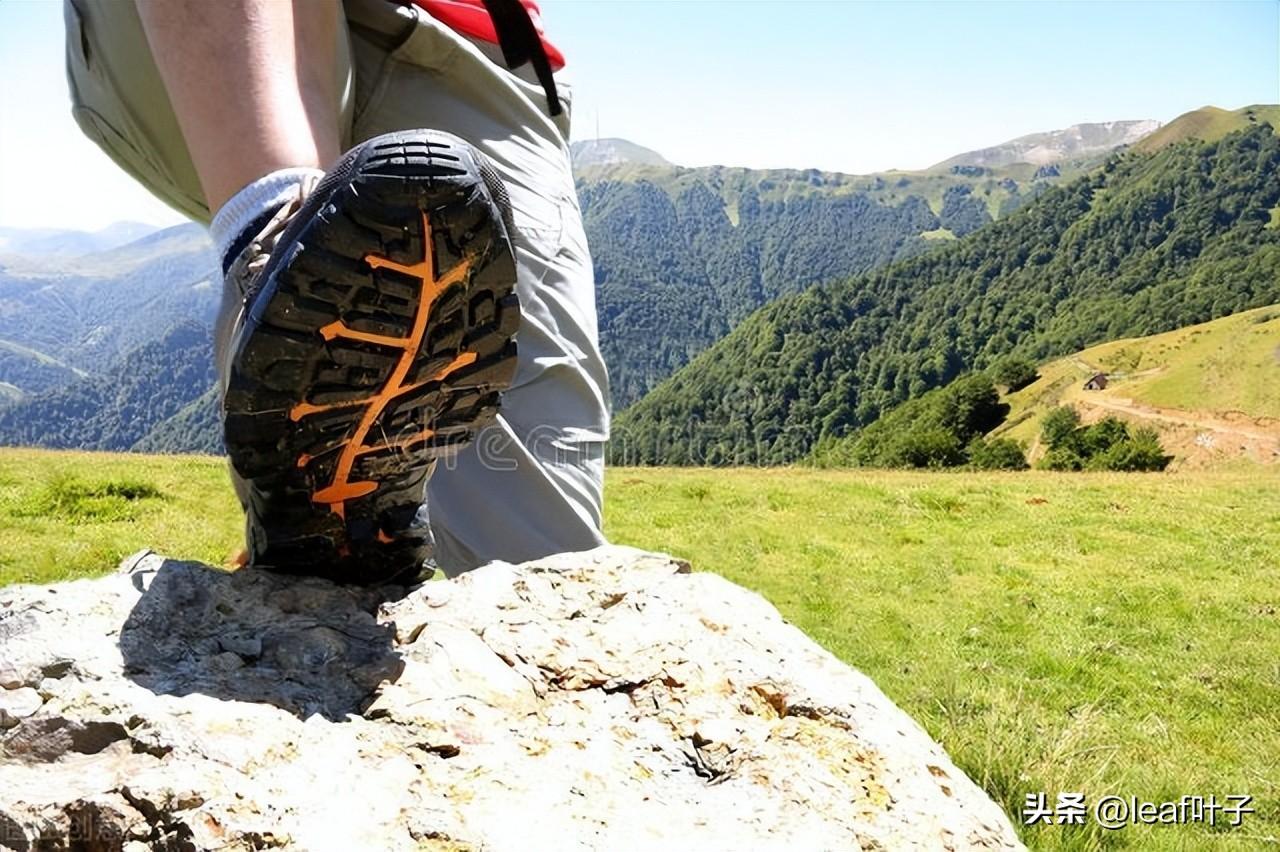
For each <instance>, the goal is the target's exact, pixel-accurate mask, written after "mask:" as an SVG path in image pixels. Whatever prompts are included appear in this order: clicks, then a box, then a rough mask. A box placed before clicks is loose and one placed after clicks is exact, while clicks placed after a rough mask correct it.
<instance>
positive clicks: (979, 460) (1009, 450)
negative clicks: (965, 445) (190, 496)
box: [969, 438, 1027, 470]
mask: <svg viewBox="0 0 1280 852" xmlns="http://www.w3.org/2000/svg"><path fill="white" fill-rule="evenodd" d="M969 465H970V466H971V467H973V468H976V469H977V470H1026V469H1027V455H1026V453H1025V452H1024V451H1023V449H1022V445H1021V444H1019V443H1018V442H1017V441H1013V440H1010V439H1009V438H994V439H992V440H990V441H984V440H982V439H981V438H979V439H978V440H976V441H974V442H973V443H972V444H970V445H969Z"/></svg>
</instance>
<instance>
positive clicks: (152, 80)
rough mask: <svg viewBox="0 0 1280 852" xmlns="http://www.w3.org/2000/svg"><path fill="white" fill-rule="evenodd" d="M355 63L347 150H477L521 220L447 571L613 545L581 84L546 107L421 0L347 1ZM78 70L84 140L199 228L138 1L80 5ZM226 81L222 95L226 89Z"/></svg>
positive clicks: (347, 44) (196, 191)
mask: <svg viewBox="0 0 1280 852" xmlns="http://www.w3.org/2000/svg"><path fill="white" fill-rule="evenodd" d="M345 11H346V17H347V24H348V26H347V27H346V28H344V31H343V32H342V45H341V51H340V55H341V56H342V61H341V62H340V63H339V67H338V68H335V69H334V73H335V74H338V75H339V79H340V82H341V84H342V91H343V92H344V93H345V94H344V97H343V110H342V116H343V119H342V121H343V126H342V128H340V129H341V132H342V134H343V139H344V142H345V143H346V144H355V143H358V142H361V141H363V140H365V139H368V138H370V137H372V136H377V135H379V134H382V133H387V132H390V131H393V130H404V129H409V128H418V127H428V128H433V129H437V130H443V131H446V132H449V133H452V134H454V135H456V136H459V137H461V138H462V139H465V140H466V141H468V142H470V143H471V144H472V145H474V146H476V147H477V148H479V149H480V150H481V151H482V152H483V153H484V154H485V155H486V156H487V157H488V158H489V159H490V160H491V161H492V162H493V164H494V165H495V167H496V168H497V169H498V171H499V172H500V174H501V175H502V178H503V179H504V181H505V182H506V185H507V188H508V190H509V192H510V196H511V203H512V211H513V214H514V219H515V226H516V228H515V230H516V233H515V235H514V237H515V240H514V242H515V249H516V262H517V270H518V273H517V274H518V280H517V284H516V289H517V292H518V293H519V295H520V300H521V307H522V310H523V319H522V323H521V326H520V331H519V338H518V340H519V358H518V366H517V370H516V378H515V381H514V383H513V385H512V387H511V389H510V390H509V391H508V392H507V393H506V394H505V395H504V396H503V407H502V414H501V415H500V416H499V418H498V422H497V423H496V424H494V426H492V427H490V428H489V429H486V430H485V431H483V432H482V433H481V434H480V436H479V437H478V438H477V440H476V441H475V442H474V443H473V444H472V446H471V447H469V448H468V449H467V450H465V451H463V452H462V453H460V454H459V455H458V456H457V457H456V458H454V459H450V460H448V461H444V462H441V465H440V467H439V468H438V469H437V472H436V474H435V476H434V477H432V479H431V484H430V487H429V489H428V494H427V499H428V507H429V512H430V515H431V526H432V531H433V533H434V534H435V537H436V543H437V555H436V560H437V562H438V563H439V564H440V565H441V567H442V568H444V569H445V571H446V573H449V574H451V575H452V574H456V573H458V572H460V571H464V570H467V569H470V568H474V567H476V566H477V565H480V564H483V563H485V562H488V561H491V560H494V559H503V560H507V561H512V562H515V561H524V560H528V559H533V558H537V557H540V556H544V555H546V554H549V553H556V552H563V551H575V550H585V549H588V548H592V547H596V546H598V545H599V544H602V543H603V542H604V538H603V536H602V534H601V530H600V528H601V502H602V492H603V478H604V442H605V441H606V440H608V437H609V411H608V399H609V396H608V393H609V392H608V378H607V376H606V373H605V367H604V361H603V359H602V358H601V356H600V349H599V343H598V340H597V329H596V308H595V284H594V276H593V274H592V269H591V257H590V255H589V254H588V251H587V244H586V236H585V234H584V233H583V230H582V215H581V212H580V210H579V209H578V201H577V195H576V193H575V191H574V183H573V175H572V172H571V170H570V166H569V152H568V142H567V139H568V134H569V117H570V112H571V106H572V88H571V86H570V85H569V84H568V83H567V82H562V79H561V78H562V75H557V88H558V90H559V93H560V99H561V101H562V104H563V106H564V112H562V113H561V114H560V115H557V116H555V117H552V116H550V115H549V114H548V113H547V105H546V96H545V94H544V92H543V90H542V87H541V86H539V85H538V84H537V83H536V81H534V79H533V78H532V76H531V74H529V73H526V72H527V71H528V69H527V67H526V68H525V69H521V73H513V72H511V71H508V70H507V69H506V68H505V67H503V66H502V65H500V64H499V62H498V61H495V60H497V59H498V53H497V50H496V48H493V47H491V46H490V45H487V44H481V43H477V42H473V41H471V40H469V39H467V38H465V37H463V36H460V35H458V34H457V33H455V32H454V31H452V30H450V29H449V28H447V27H445V26H444V25H442V24H440V23H439V22H437V21H436V20H434V19H433V18H431V17H430V16H429V15H427V14H426V13H425V12H423V11H421V10H419V9H418V8H416V7H413V6H397V5H394V4H393V3H391V2H388V1H387V0H348V2H346V3H345ZM65 14H66V24H67V28H66V31H67V76H68V80H69V82H70V87H71V98H72V109H73V113H74V115H75V118H76V121H77V123H78V124H79V125H80V127H81V129H82V130H83V131H84V132H85V134H86V135H88V136H89V138H91V139H92V140H93V141H94V142H96V143H97V144H98V146H99V147H101V148H102V149H103V150H104V151H105V152H106V153H107V154H108V155H109V156H110V157H111V158H112V159H113V160H115V162H116V163H117V164H119V165H120V167H121V168H123V169H124V170H125V171H127V172H128V173H129V174H131V175H133V176H134V177H135V178H136V179H137V180H138V181H139V182H140V183H142V184H143V185H144V186H146V187H147V188H148V189H149V190H151V192H153V193H154V194H155V195H156V196H158V197H159V198H161V199H162V200H164V201H165V202H167V203H169V204H170V205H172V206H173V207H175V208H176V209H178V210H180V211H182V212H183V213H185V214H187V215H188V216H190V217H191V218H193V219H196V220H197V221H201V222H206V223H207V222H208V221H209V219H210V216H211V214H210V212H209V209H208V206H207V205H206V204H205V202H204V198H203V194H202V192H201V190H200V183H199V180H198V179H197V177H196V174H195V170H194V168H193V167H192V165H191V158H190V155H189V154H188V152H187V147H186V144H185V143H184V141H183V139H182V134H181V133H180V131H179V130H178V123H177V120H176V119H175V117H174V115H173V109H172V107H171V106H170V104H169V99H168V96H167V95H166V93H165V90H164V86H163V84H162V82H161V80H160V77H159V74H158V72H157V70H156V67H155V63H154V62H153V61H152V59H151V54H150V50H149V48H148V46H147V41H146V37H145V35H144V33H143V31H142V26H141V23H140V21H139V20H138V16H137V12H136V11H135V9H134V6H133V3H131V2H121V0H67V2H66V5H65ZM212 85H217V82H216V80H215V81H213V83H212Z"/></svg>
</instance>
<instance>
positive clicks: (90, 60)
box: [64, 0, 355, 223]
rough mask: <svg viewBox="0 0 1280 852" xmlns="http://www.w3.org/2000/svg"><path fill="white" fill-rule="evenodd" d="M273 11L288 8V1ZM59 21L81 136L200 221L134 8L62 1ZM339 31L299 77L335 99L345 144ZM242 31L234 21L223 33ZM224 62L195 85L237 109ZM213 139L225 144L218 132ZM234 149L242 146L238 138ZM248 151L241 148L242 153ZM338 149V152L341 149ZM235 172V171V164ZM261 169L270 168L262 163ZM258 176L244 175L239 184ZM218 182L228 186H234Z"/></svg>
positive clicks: (345, 87) (346, 70)
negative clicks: (321, 60)
mask: <svg viewBox="0 0 1280 852" xmlns="http://www.w3.org/2000/svg"><path fill="white" fill-rule="evenodd" d="M158 5H161V6H165V7H168V6H170V5H171V4H169V3H164V2H162V3H160V4H158ZM172 5H173V6H174V7H175V9H179V10H180V9H185V8H186V7H187V6H188V5H192V6H196V7H199V8H200V9H203V10H205V11H208V12H209V13H211V14H214V13H218V11H219V10H221V9H223V8H224V7H226V6H228V5H229V4H224V3H222V2H210V0H199V2H196V3H192V4H188V3H185V2H184V3H174V4H172ZM264 5H268V6H271V5H276V4H275V3H274V2H272V0H264ZM278 5H280V6H282V7H284V8H285V9H289V8H291V7H290V6H289V4H288V3H280V4H278ZM302 5H304V6H307V5H309V4H306V3H304V4H302ZM333 5H334V4H330V3H323V2H317V3H316V4H315V6H316V7H317V8H319V9H331V8H332V6H333ZM64 17H65V19H66V33H67V42H66V48H67V79H68V82H69V84H70V90H71V100H72V113H73V115H74V116H75V119H76V121H77V123H79V125H80V127H81V129H82V130H83V131H84V133H85V135H86V136H88V137H89V138H90V139H91V140H92V141H93V142H95V143H96V144H97V145H98V146H99V147H100V148H102V149H103V151H105V152H106V153H107V155H108V156H110V157H111V158H112V159H113V160H115V161H116V163H117V164H118V165H119V166H120V167H121V168H123V169H124V170H125V171H126V172H128V173H129V174H131V175H132V176H133V177H134V178H135V179H137V180H138V181H139V182H140V183H141V184H143V185H144V186H146V187H147V189H149V190H150V191H151V192H152V193H154V194H155V195H156V196H157V197H159V198H160V199H161V200H162V201H164V202H166V203H167V204H169V205H171V206H172V207H174V208H175V209H177V210H179V211H181V212H182V213H184V214H186V215H187V216H190V217H191V218H192V219H195V220H196V221H200V222H206V223H207V222H208V221H209V220H210V218H211V217H212V212H211V211H210V209H209V204H208V202H207V201H206V199H205V193H204V189H203V187H202V185H201V179H200V176H199V175H197V173H196V168H195V165H194V164H193V162H192V152H191V151H190V150H189V148H188V144H187V140H186V139H185V138H184V134H183V130H182V127H181V126H180V123H179V119H178V117H177V116H176V115H175V112H174V109H173V106H172V103H171V100H170V97H169V93H168V91H167V90H166V81H165V80H164V79H163V78H162V77H161V73H160V70H159V68H158V67H157V62H156V60H155V59H154V58H153V57H152V50H151V46H150V44H149V43H148V40H147V35H146V33H145V32H144V30H143V26H142V20H141V18H140V17H139V14H138V9H137V8H136V7H135V6H134V4H133V3H131V2H119V0H66V3H65V4H64ZM338 25H339V27H340V28H339V30H338V32H336V33H335V34H334V41H333V45H332V47H331V48H328V49H325V48H323V47H322V48H321V53H322V54H323V55H324V56H325V57H326V59H325V61H326V62H332V64H331V65H326V66H321V65H319V64H318V63H316V62H312V61H310V60H308V62H307V63H306V64H307V68H308V69H309V70H308V71H305V72H301V73H300V75H299V76H305V77H307V78H308V79H317V80H320V83H319V84H317V85H316V87H315V88H318V89H322V90H326V91H328V90H335V91H338V92H339V93H340V95H339V96H340V100H339V104H338V118H337V121H336V127H337V131H338V133H339V134H340V135H341V139H342V140H346V139H348V138H349V136H350V128H351V115H352V111H353V109H354V106H355V103H354V101H355V98H354V92H355V86H354V81H353V72H352V67H351V61H350V52H349V45H348V40H347V33H346V29H345V26H341V22H340V21H339V22H338ZM243 30H244V26H243V21H241V23H240V24H238V25H237V27H233V28H232V29H231V30H230V32H231V33H236V32H241V31H243ZM304 38H309V39H312V40H314V39H315V38H316V36H315V34H314V33H311V34H310V35H306V36H304ZM189 47H190V45H186V44H183V45H181V48H180V49H181V51H182V53H181V56H180V59H182V61H187V60H186V59H185V57H188V56H190V53H189V52H188V49H189ZM288 50H289V53H290V55H291V56H292V55H294V54H295V53H296V51H295V49H294V48H292V47H290V48H288ZM229 64H230V63H226V62H225V61H224V60H223V59H222V58H219V61H218V64H217V65H216V66H215V67H214V68H213V69H211V70H209V71H208V72H207V74H206V76H205V77H204V78H202V79H201V80H199V81H198V82H199V84H200V85H201V86H202V87H203V90H204V91H206V92H209V93H211V94H213V95H220V96H222V97H226V98H227V100H228V101H229V102H231V103H240V104H242V105H243V104H244V103H245V101H243V100H240V99H237V98H235V97H229V96H228V93H232V92H234V89H232V88H230V83H229V80H230V78H229V77H228V76H227V74H228V73H229V69H227V68H225V67H224V65H229ZM322 75H323V77H322ZM330 78H331V79H332V81H333V82H332V84H331V85H326V84H325V83H324V80H328V79H330ZM184 121H185V119H184ZM306 121H307V123H306V124H305V125H304V132H306V133H309V132H310V127H311V118H310V116H308V117H307V120H306ZM217 135H219V136H221V137H222V138H229V136H228V134H226V133H225V131H222V130H219V133H218V134H217ZM324 135H325V136H326V137H327V136H329V135H331V131H325V134H324ZM240 144H241V145H244V140H241V143H240ZM248 147H249V146H247V145H244V148H248ZM312 147H313V148H315V149H316V157H317V158H318V157H320V156H322V153H321V152H320V151H319V147H318V146H316V145H314V139H313V143H312ZM337 147H339V148H341V147H343V146H342V143H341V142H340V143H339V144H338V146H337ZM243 153H244V151H243V149H241V148H240V147H237V154H238V155H243ZM277 159H278V158H277ZM324 165H327V162H326V163H324ZM263 167H264V166H263V165H261V164H259V165H257V166H255V167H253V168H245V169H243V171H244V172H245V173H248V172H256V171H259V170H260V169H262V168H263ZM234 168H235V169H237V170H239V169H240V167H239V166H236V167H234ZM266 168H268V169H270V168H272V167H271V166H270V165H267V166H266ZM259 176H260V174H253V175H249V176H248V177H247V178H246V179H245V180H244V181H243V182H242V183H241V185H243V184H244V183H248V182H249V181H251V180H253V179H254V178H255V177H259ZM225 182H226V183H234V182H235V180H226V181H225ZM238 188H239V187H236V188H233V189H232V190H231V191H232V192H234V191H235V189H238ZM223 191H224V192H225V190H223Z"/></svg>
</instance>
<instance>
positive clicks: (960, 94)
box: [0, 0, 1280, 228]
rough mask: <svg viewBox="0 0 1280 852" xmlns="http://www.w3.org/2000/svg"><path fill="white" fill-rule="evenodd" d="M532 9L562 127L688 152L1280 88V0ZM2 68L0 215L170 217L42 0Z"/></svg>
mask: <svg viewBox="0 0 1280 852" xmlns="http://www.w3.org/2000/svg"><path fill="white" fill-rule="evenodd" d="M542 7H543V18H544V21H545V23H546V25H547V28H548V31H549V32H550V33H551V35H552V39H553V41H555V42H556V43H557V44H558V45H559V46H560V47H561V49H562V50H563V51H564V52H565V54H566V55H567V57H568V61H569V68H568V71H569V73H570V74H571V78H572V82H573V86H574V90H575V117H574V118H575V126H574V137H575V138H579V139H585V138H593V137H594V136H595V135H596V132H597V127H598V128H599V133H600V135H602V136H622V137H625V138H628V139H631V140H632V141H634V142H638V143H640V144H642V145H647V146H649V147H651V148H654V149H656V150H658V151H659V152H660V153H662V154H663V155H664V156H666V157H667V158H668V159H670V160H672V161H674V162H678V163H682V164H686V165H705V164H710V163H723V164H728V165H747V166H760V167H765V166H792V167H797V168H808V167H815V168H822V169H830V170H837V171H846V172H854V173H859V172H868V171H879V170H882V169H888V168H895V167H896V168H923V167H925V166H928V165H930V164H931V163H934V162H937V161H939V160H942V159H945V158H946V157H948V156H950V155H952V154H955V153H959V152H961V151H965V150H969V149H972V148H978V147H983V146H985V145H989V144H994V143H997V142H1001V141H1004V140H1005V139H1009V138H1012V137H1015V136H1019V135H1022V134H1024V133H1030V132H1034V131H1038V130H1050V129H1054V128H1058V127H1065V126H1067V125H1070V124H1074V123H1077V122H1082V121H1108V120H1113V119H1135V118H1155V119H1159V120H1161V121H1168V120H1170V119H1172V118H1175V117H1176V116H1178V115H1179V114H1181V113H1183V112H1186V111H1187V110H1190V109H1194V108H1196V107H1199V106H1203V105H1205V104H1214V105H1217V106H1222V107H1228V108H1236V107H1240V106H1244V105H1246V104H1249V103H1276V102H1277V101H1280V0H1223V2H1208V3H1194V2H1127V3H1125V2H1074V3H1054V2H999V3H997V2H989V3H970V2H946V3H930V2H897V3H888V2H882V3H855V2H839V0H828V2H800V0H781V2H765V0H756V2H751V0H746V2H731V0H703V1H702V2H699V0H678V2H673V1H672V0H668V1H667V2H653V0H542ZM0 80H3V81H4V83H3V86H2V87H0V226H5V225H25V226H33V227H34V226H48V225H61V226H70V227H85V228H96V227H101V226H103V225H106V224H108V223H110V222H112V221H116V220H120V219H138V220H142V221H147V222H153V223H156V224H170V223H173V222H176V221H179V217H178V216H177V214H174V213H172V212H171V211H169V210H168V209H167V208H165V207H164V206H163V205H161V204H159V203H158V202H156V201H154V199H151V198H150V196H148V195H147V194H146V193H145V192H143V191H142V190H139V189H137V188H136V187H134V186H133V185H132V184H131V183H130V182H129V181H128V179H127V178H125V177H124V176H123V175H121V174H120V173H119V172H118V171H117V170H116V169H115V167H114V165H112V164H111V162H110V161H109V160H107V159H106V158H105V157H104V156H102V155H101V154H99V153H98V152H97V150H96V149H95V148H93V146H91V145H90V144H89V143H87V142H85V141H84V140H82V139H81V138H80V135H79V132H78V131H77V129H76V128H75V125H74V123H73V122H72V121H71V118H70V115H69V113H68V110H67V107H66V85H65V82H64V80H63V70H62V15H61V4H60V3H59V2H56V0H0ZM37 153H38V156H39V160H37V161H35V162H38V163H42V164H47V163H58V164H63V165H64V168H62V169H59V170H56V172H51V170H49V169H47V168H43V169H36V168H33V167H32V163H33V160H32V157H33V156H35V155H36V154H37ZM68 198H72V199H75V203H73V204H71V205H68V204H67V199H68Z"/></svg>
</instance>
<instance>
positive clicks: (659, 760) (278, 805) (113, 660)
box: [0, 547, 1020, 852]
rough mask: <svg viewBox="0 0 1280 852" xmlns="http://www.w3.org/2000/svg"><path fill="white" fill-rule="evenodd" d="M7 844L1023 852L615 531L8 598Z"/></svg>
mask: <svg viewBox="0 0 1280 852" xmlns="http://www.w3.org/2000/svg"><path fill="white" fill-rule="evenodd" d="M0 845H7V846H8V847H10V848H16V849H92V850H115V849H123V850H130V851H131V852H132V850H144V849H183V850H186V849H264V848H271V847H279V848H289V849H314V850H327V849H333V850H356V849H361V850H363V849H368V850H374V849H378V850H381V849H387V850H399V849H436V848H439V849H486V850H507V849H510V850H531V849H533V850H537V849H554V850H576V849H610V850H614V849H650V848H657V847H659V846H661V847H664V848H672V849H698V850H718V849H724V850H742V849H771V848H772V849H803V850H809V849H857V848H863V849H904V848H921V849H974V848H977V849H1012V848H1020V847H1019V843H1018V840H1017V837H1016V835H1015V833H1014V831H1013V829H1012V827H1011V826H1010V823H1009V821H1008V820H1007V819H1006V817H1005V815H1004V813H1003V812H1002V811H1001V810H1000V808H999V807H997V806H996V805H995V804H994V803H993V802H992V801H991V800H990V799H989V798H988V797H987V796H986V795H985V794H984V793H983V792H982V791H981V790H980V789H979V788H978V787H977V786H975V785H974V784H973V782H971V781H970V780H969V779H968V778H967V777H965V775H964V774H963V773H962V772H961V771H960V770H958V769H957V768H956V767H955V766H954V765H953V764H952V763H951V761H950V760H949V759H948V758H947V756H946V754H945V753H944V752H943V751H942V749H941V748H940V747H939V746H938V745H937V744H935V743H934V742H933V741H931V740H930V739H929V737H928V736H927V735H926V734H925V732H924V731H923V730H921V729H920V727H919V726H918V725H916V724H915V723H914V722H913V721H912V720H911V719H910V718H908V717H907V716H906V714H904V713H903V712H902V711H901V710H899V709H898V708H897V707H895V706H894V705H893V704H892V703H891V702H890V701H889V700H888V699H887V698H886V697H885V696H884V695H883V694H882V693H881V692H880V691H879V690H878V689H877V688H876V687H875V685H874V684H872V683H871V681H870V680H868V679H867V678H866V677H864V676H862V675H861V674H859V673H857V672H855V671H853V670H851V669H850V668H849V667H847V666H845V665H844V664H842V663H840V662H839V661H838V660H836V659H835V658H834V657H832V656H831V655H830V654H828V653H826V652H825V651H823V650H822V649H820V648H818V647H817V646H816V645H814V644H813V642H811V641H809V639H807V638H806V637H805V636H804V635H803V634H802V633H800V631H798V630H797V629H795V628H794V627H792V626H790V625H788V624H787V623H786V622H785V621H783V620H782V618H781V617H780V616H779V615H778V613H777V611H776V610H775V609H774V608H773V607H772V606H770V605H769V604H767V603H766V602H765V601H764V600H763V599H762V598H760V597H759V596H757V595H755V594H753V593H751V592H748V591H746V590H744V589H741V588H739V587H737V586H735V585H733V584H732V583H729V582H727V581H726V580H724V579H722V578H720V577H718V576H715V575H713V574H706V573H691V572H690V571H689V568H688V566H687V565H685V564H683V563H681V562H678V561H676V560H672V559H671V558H669V557H666V556H660V555H655V554H649V553H644V552H641V551H636V550H631V549H627V548H619V547H607V548H601V549H599V550H595V551H591V552H587V553H579V554H565V555H561V556H556V557H553V558H549V559H544V560H540V561H536V562H531V563H527V564H524V565H508V564H502V563H495V564H492V565H488V566H486V567H484V568H481V569H479V570H477V571H474V572H471V573H470V574H467V575H464V576H463V577H461V578H458V579H455V580H448V581H439V582H428V583H425V584H423V585H421V586H419V587H416V588H413V589H395V588H392V589H383V590H380V591H378V592H374V591H370V590H367V589H357V588H348V587H342V586H337V585H334V584H332V583H329V582H325V581H321V580H314V579H298V578H290V577H282V576H277V575H273V574H269V573H266V572H261V571H240V572H235V573H228V572H225V571H221V570H218V569H215V568H211V567H209V566H206V565H200V564H196V563H191V562H180V561H174V560H169V559H165V558H163V557H161V556H158V555H155V554H140V555H139V556H137V557H134V558H132V559H130V560H127V561H126V562H125V564H124V565H123V566H122V567H121V570H120V572H119V573H117V574H115V575H113V576H109V577H104V578H101V579H95V580H80V581H76V582H70V583H62V584H58V585H52V586H42V587H37V586H16V587H10V588H4V589H0Z"/></svg>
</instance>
